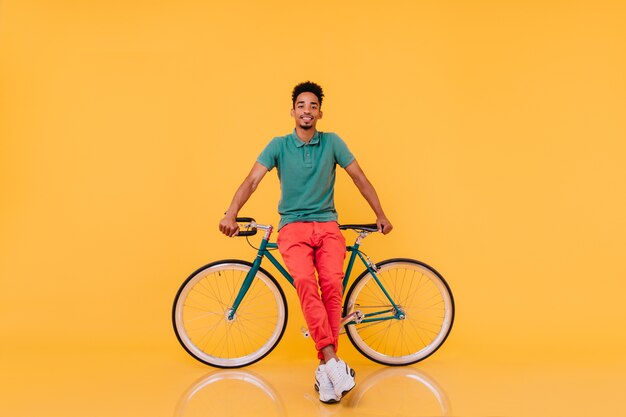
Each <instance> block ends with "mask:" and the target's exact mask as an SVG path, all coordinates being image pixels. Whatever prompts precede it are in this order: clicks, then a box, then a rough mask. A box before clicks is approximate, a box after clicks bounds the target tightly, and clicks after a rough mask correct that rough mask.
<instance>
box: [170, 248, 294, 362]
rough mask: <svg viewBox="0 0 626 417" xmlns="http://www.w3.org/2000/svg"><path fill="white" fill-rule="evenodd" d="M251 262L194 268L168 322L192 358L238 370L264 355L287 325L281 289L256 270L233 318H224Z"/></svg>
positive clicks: (229, 261) (219, 263)
mask: <svg viewBox="0 0 626 417" xmlns="http://www.w3.org/2000/svg"><path fill="white" fill-rule="evenodd" d="M251 267H252V264H251V263H250V262H246V261H242V260H236V259H234V260H223V261H217V262H213V263H210V264H208V265H205V266H203V267H202V268H200V269H198V270H197V271H195V272H194V273H193V274H191V275H190V276H189V278H187V279H186V280H185V282H184V283H183V284H182V285H181V287H180V289H179V290H178V293H177V294H176V297H175V299H174V306H173V308H172V323H173V326H174V332H175V333H176V337H177V339H178V341H179V342H180V344H181V346H182V347H183V348H184V349H185V350H186V351H187V352H188V353H189V354H190V355H191V356H193V357H194V358H195V359H197V360H199V361H200V362H202V363H205V364H207V365H211V366H215V367H217V368H239V367H242V366H246V365H250V364H252V363H254V362H257V361H259V360H261V359H263V358H264V357H265V356H267V355H268V354H269V353H270V352H271V351H272V350H273V349H274V347H276V345H277V344H278V342H279V341H280V339H281V338H282V336H283V334H284V332H285V327H286V325H287V316H288V314H287V302H286V300H285V294H284V293H283V290H282V288H281V287H280V285H279V284H278V283H277V282H276V280H275V279H274V277H272V276H271V275H270V274H269V273H268V272H267V271H266V270H264V269H263V268H259V271H258V272H257V274H256V276H255V278H254V280H253V282H252V285H251V286H250V289H249V290H248V292H247V294H246V295H245V297H244V298H243V299H242V301H241V304H240V305H239V308H238V309H237V312H236V314H235V317H234V319H233V320H228V319H227V316H228V313H229V311H232V310H230V307H231V306H232V304H233V301H234V300H235V297H236V296H237V293H238V291H239V289H240V288H241V283H242V282H243V280H244V278H245V276H246V274H247V273H248V271H249V270H250V269H251Z"/></svg>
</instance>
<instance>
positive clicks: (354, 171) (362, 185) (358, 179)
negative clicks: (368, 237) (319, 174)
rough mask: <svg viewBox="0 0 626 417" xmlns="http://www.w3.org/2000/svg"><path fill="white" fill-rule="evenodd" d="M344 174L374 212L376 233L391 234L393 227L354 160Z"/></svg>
mask: <svg viewBox="0 0 626 417" xmlns="http://www.w3.org/2000/svg"><path fill="white" fill-rule="evenodd" d="M345 169H346V172H347V173H348V175H350V178H352V181H354V184H355V185H356V187H357V188H358V189H359V191H360V192H361V194H362V195H363V197H365V200H366V201H367V202H368V204H369V205H370V207H371V208H372V210H374V214H376V224H377V225H378V231H380V232H383V234H387V233H389V232H391V229H393V225H392V224H391V222H390V221H389V219H387V216H385V212H384V211H383V208H382V206H381V204H380V200H379V199H378V194H376V190H375V189H374V186H373V185H372V183H370V182H369V180H368V179H367V177H366V176H365V173H364V172H363V170H362V169H361V167H360V166H359V164H358V162H357V161H356V159H355V160H354V161H352V162H351V163H350V164H349V165H348V166H347V167H346V168H345Z"/></svg>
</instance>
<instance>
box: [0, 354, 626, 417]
mask: <svg viewBox="0 0 626 417" xmlns="http://www.w3.org/2000/svg"><path fill="white" fill-rule="evenodd" d="M348 356H350V361H351V364H352V365H353V367H354V368H355V369H356V370H357V372H358V374H357V387H356V388H355V389H354V390H353V391H352V392H351V393H350V394H348V395H347V396H346V397H345V398H344V399H343V400H342V401H341V403H340V404H336V405H324V404H321V403H320V402H319V401H318V399H317V397H316V393H315V391H314V389H313V369H314V367H315V363H314V361H305V360H293V359H289V360H285V359H284V357H281V355H280V354H272V355H270V356H269V357H268V358H266V359H264V360H263V361H261V362H260V363H257V364H255V365H252V366H250V367H247V368H243V369H236V370H218V369H213V368H210V367H206V366H204V365H202V364H200V363H197V362H195V361H194V360H193V359H191V358H190V357H187V356H186V354H185V353H184V352H183V351H182V349H179V348H175V347H171V348H169V347H168V348H163V349H161V350H154V349H151V350H141V349H136V350H128V349H127V350H119V351H111V350H106V351H97V350H93V349H91V350H81V351H80V352H79V351H77V352H68V351H64V352H59V353H51V352H49V351H38V352H36V351H33V352H28V351H24V350H20V351H13V352H9V351H7V350H6V349H5V350H3V351H2V360H1V362H2V363H1V365H2V374H3V375H2V382H1V384H2V401H1V403H0V414H1V415H4V416H12V417H14V416H44V415H45V416H65V417H68V416H151V417H159V416H168V417H169V416H175V417H183V416H185V417H191V416H211V417H221V416H253V415H254V416H320V417H327V416H337V417H339V416H533V417H538V416H572V417H575V416H626V400H625V399H624V376H625V375H626V367H625V366H617V365H611V364H604V365H597V364H596V365H590V364H587V365H580V364H579V365H574V364H567V363H562V364H555V363H531V362H530V361H529V362H528V363H515V364H513V363H507V362H506V361H499V362H498V363H495V362H493V361H490V360H484V359H482V360H474V359H471V358H461V359H459V358H454V357H451V356H450V355H446V354H445V353H441V354H437V355H435V356H433V357H431V358H429V359H428V360H426V361H424V362H422V363H421V364H418V365H413V366H408V367H384V366H380V365H377V364H374V363H371V362H369V361H367V360H366V359H364V358H361V357H359V356H358V355H354V354H348Z"/></svg>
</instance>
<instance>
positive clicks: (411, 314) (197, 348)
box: [172, 217, 454, 368]
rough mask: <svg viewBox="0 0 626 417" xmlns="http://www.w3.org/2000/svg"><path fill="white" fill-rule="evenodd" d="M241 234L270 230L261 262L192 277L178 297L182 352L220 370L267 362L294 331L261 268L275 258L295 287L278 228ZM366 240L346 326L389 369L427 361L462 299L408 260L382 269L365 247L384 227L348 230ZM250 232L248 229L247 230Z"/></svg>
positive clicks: (235, 262) (224, 264) (221, 264)
mask: <svg viewBox="0 0 626 417" xmlns="http://www.w3.org/2000/svg"><path fill="white" fill-rule="evenodd" d="M237 222H238V223H239V224H240V232H239V234H238V235H237V236H240V237H246V238H248V237H249V236H253V235H255V234H256V233H257V230H263V231H264V232H265V234H264V236H263V239H262V240H261V243H260V245H259V247H258V248H255V249H257V254H256V258H255V259H254V261H253V262H248V261H244V260H239V259H226V260H221V261H217V262H212V263H210V264H208V265H205V266H203V267H201V268H199V269H198V270H196V271H195V272H194V273H192V274H191V275H190V276H189V277H188V278H187V279H186V280H185V282H184V283H183V284H182V285H181V287H180V288H179V290H178V292H177V294H176V297H175V299H174V306H173V309H172V322H173V325H174V331H175V333H176V337H177V339H178V341H179V342H180V344H181V345H182V347H183V348H184V349H185V350H186V351H187V352H188V353H189V354H190V355H191V356H193V357H194V358H195V359H197V360H198V361H200V362H202V363H205V364H207V365H211V366H215V367H218V368H238V367H242V366H246V365H250V364H252V363H255V362H257V361H259V360H261V359H263V358H264V357H265V356H267V355H268V354H269V353H270V352H271V351H272V350H273V349H274V347H276V345H277V344H278V342H280V340H281V338H282V336H283V334H284V332H285V327H286V325H287V315H288V314H287V302H286V299H285V294H284V293H283V290H282V288H281V286H280V285H279V284H278V282H277V281H276V279H275V278H274V277H273V276H272V275H271V274H270V273H269V272H267V270H265V269H264V268H262V267H261V262H262V260H263V259H264V258H267V259H268V260H269V261H270V262H271V264H272V265H274V266H275V267H276V269H277V270H278V272H279V273H280V274H281V275H283V276H284V278H285V279H287V281H288V282H289V283H290V284H291V285H292V286H293V285H294V281H293V278H292V277H291V275H290V274H289V272H287V270H286V269H285V268H284V267H283V265H282V264H281V263H280V262H279V261H278V260H277V259H276V257H274V255H272V253H271V251H272V250H275V249H278V245H277V243H275V242H270V241H269V239H270V236H271V234H272V231H273V227H272V226H271V225H262V224H258V223H256V221H255V220H254V219H253V218H250V217H238V218H237ZM339 228H340V229H341V230H353V231H355V232H356V233H357V234H358V235H357V238H356V241H355V243H354V244H353V245H350V246H346V251H347V252H348V253H349V254H350V256H349V259H348V263H347V266H346V270H345V274H344V279H343V288H344V293H345V288H346V287H347V284H348V282H349V280H350V276H351V274H352V270H353V267H354V263H355V262H356V259H357V258H358V259H359V260H360V261H361V262H362V263H363V265H364V266H365V271H363V272H362V273H361V274H360V275H359V276H358V277H357V278H356V279H355V280H354V282H353V283H352V285H351V286H350V289H349V290H348V292H347V293H345V297H344V306H343V317H342V322H341V323H342V326H343V327H344V328H345V330H346V333H347V335H348V338H349V340H350V342H351V343H352V344H353V345H354V347H355V348H356V349H357V350H358V351H359V352H360V353H361V354H363V355H364V356H365V357H367V358H369V359H370V360H372V361H374V362H378V363H381V364H384V365H391V366H399V365H409V364H412V363H416V362H419V361H421V360H424V359H426V358H427V357H429V356H430V355H432V354H433V353H434V352H435V351H436V350H437V349H439V348H440V347H441V345H442V344H443V343H444V342H445V340H446V339H447V337H448V335H449V333H450V330H451V329H452V324H453V322H454V299H453V297H452V292H451V291H450V287H449V286H448V283H447V282H446V281H445V280H444V278H443V277H442V276H441V275H440V274H439V273H438V272H437V271H436V270H435V269H433V268H432V267H430V266H428V265H426V264H425V263H423V262H420V261H417V260H414V259H408V258H393V259H388V260H385V261H382V262H379V263H374V262H372V260H371V259H370V258H369V257H368V256H367V255H366V254H364V253H363V252H362V251H361V250H360V249H359V248H360V246H361V242H362V241H363V239H365V238H366V237H367V236H368V235H369V234H370V233H373V232H376V231H377V226H376V224H346V225H340V226H339ZM244 229H245V230H244Z"/></svg>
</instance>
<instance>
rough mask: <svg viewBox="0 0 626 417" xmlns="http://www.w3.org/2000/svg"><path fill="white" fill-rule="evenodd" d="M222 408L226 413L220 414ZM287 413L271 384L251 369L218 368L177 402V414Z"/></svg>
mask: <svg viewBox="0 0 626 417" xmlns="http://www.w3.org/2000/svg"><path fill="white" fill-rule="evenodd" d="M220 411H223V414H218V413H219V412H220ZM192 415H211V416H215V417H218V416H231V415H232V416H247V415H263V416H286V415H287V414H286V413H285V407H284V405H283V402H282V399H281V398H280V397H279V396H278V394H277V392H276V390H275V389H274V387H272V385H271V384H270V383H269V382H267V381H266V380H265V379H264V378H262V377H261V376H259V375H257V374H255V373H254V372H251V371H243V370H219V371H215V372H212V373H210V374H209V375H205V376H203V377H202V378H200V379H199V380H198V381H196V382H195V383H193V384H192V385H191V386H189V388H188V389H187V390H186V391H185V392H184V393H183V395H182V396H181V397H180V400H179V401H178V405H177V406H176V410H175V412H174V417H183V416H187V417H189V416H192Z"/></svg>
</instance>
